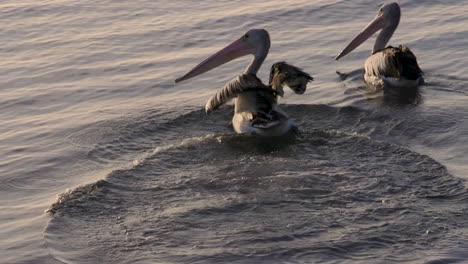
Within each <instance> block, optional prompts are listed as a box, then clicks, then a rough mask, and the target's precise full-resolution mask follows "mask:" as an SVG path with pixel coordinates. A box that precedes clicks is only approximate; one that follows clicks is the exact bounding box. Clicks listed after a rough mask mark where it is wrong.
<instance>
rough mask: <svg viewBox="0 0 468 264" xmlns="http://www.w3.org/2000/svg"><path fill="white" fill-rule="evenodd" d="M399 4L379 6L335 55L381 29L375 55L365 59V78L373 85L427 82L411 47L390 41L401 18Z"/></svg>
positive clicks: (346, 50)
mask: <svg viewBox="0 0 468 264" xmlns="http://www.w3.org/2000/svg"><path fill="white" fill-rule="evenodd" d="M400 14H401V13H400V6H399V5H398V3H388V4H384V5H382V6H381V7H380V9H379V11H378V13H377V16H376V17H375V18H374V19H373V20H372V21H371V22H370V23H369V24H368V25H367V26H366V27H365V28H364V29H363V30H362V31H361V33H359V34H358V35H357V36H356V37H355V38H354V39H353V40H352V41H351V42H350V43H349V44H348V46H346V48H344V49H343V51H341V53H340V54H338V56H337V57H336V58H335V60H339V59H340V58H341V57H344V56H345V55H346V54H348V53H350V52H351V51H352V50H354V49H355V48H356V47H358V46H359V45H361V44H362V43H363V42H364V41H366V40H367V39H368V38H369V37H371V36H372V35H373V34H374V33H375V32H377V31H378V30H380V29H381V30H382V31H380V33H379V35H378V36H377V39H376V41H375V44H374V48H373V50H372V55H371V56H370V57H369V58H367V60H366V62H365V63H364V69H365V73H364V80H365V81H366V82H367V83H368V84H371V85H372V86H374V87H382V88H385V87H388V86H390V87H397V88H417V87H418V85H419V84H422V83H424V79H423V72H422V70H421V69H420V68H419V66H418V62H417V60H416V56H414V54H413V52H411V50H410V49H409V48H408V47H405V46H401V45H400V46H399V47H392V46H388V47H385V45H387V43H388V41H389V40H390V38H391V37H392V35H393V33H394V32H395V30H396V28H397V26H398V23H399V22H400Z"/></svg>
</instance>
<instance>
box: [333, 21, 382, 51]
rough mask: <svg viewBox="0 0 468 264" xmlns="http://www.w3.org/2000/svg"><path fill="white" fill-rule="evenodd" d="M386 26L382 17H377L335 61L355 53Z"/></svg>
mask: <svg viewBox="0 0 468 264" xmlns="http://www.w3.org/2000/svg"><path fill="white" fill-rule="evenodd" d="M384 26H385V20H384V17H383V16H382V15H377V16H376V17H375V18H374V19H373V20H372V21H371V22H370V23H369V25H367V26H366V27H365V28H364V29H363V30H362V31H361V33H359V34H358V35H357V36H356V37H355V38H354V39H353V40H351V42H349V44H348V46H346V48H344V49H343V51H341V52H340V54H338V56H336V58H335V60H339V59H340V58H341V57H344V56H345V55H346V54H348V53H350V52H351V51H353V50H354V49H355V48H357V47H358V46H359V45H361V44H362V43H363V42H364V41H366V40H367V39H368V38H370V37H371V36H372V35H373V34H374V33H375V32H377V31H378V30H380V29H382V28H383V27H384Z"/></svg>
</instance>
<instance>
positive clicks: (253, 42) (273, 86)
mask: <svg viewBox="0 0 468 264" xmlns="http://www.w3.org/2000/svg"><path fill="white" fill-rule="evenodd" d="M269 49H270V37H269V35H268V32H267V31H266V30H264V29H251V30H249V31H247V33H245V34H244V35H243V36H242V37H241V38H240V39H238V40H236V41H234V42H233V43H231V44H230V45H228V46H226V47H225V48H223V49H222V50H220V51H218V52H217V53H215V54H214V55H212V56H210V57H209V58H207V59H206V60H204V61H203V62H201V63H200V64H198V65H197V66H195V68H193V69H192V70H190V71H189V72H188V73H186V74H185V75H184V76H182V77H180V78H178V79H176V80H175V82H176V83H178V82H181V81H184V80H187V79H189V78H192V77H195V76H197V75H200V74H202V73H205V72H207V71H209V70H211V69H214V68H216V67H218V66H220V65H222V64H224V63H226V62H229V61H231V60H234V59H236V58H239V57H242V56H245V55H249V54H250V55H254V58H253V60H252V61H251V62H250V64H249V65H248V66H247V68H246V69H245V70H244V72H243V73H242V74H240V75H239V76H238V77H237V78H235V79H234V80H232V81H230V82H228V83H227V84H226V85H225V86H224V87H223V88H222V89H221V90H220V91H218V92H217V93H216V94H215V95H213V96H212V97H211V98H210V99H209V100H208V102H207V103H206V105H205V110H206V112H207V113H209V112H212V111H214V110H216V109H217V108H218V107H219V106H221V105H222V104H224V103H226V102H227V101H229V100H230V99H233V98H235V106H234V116H233V118H232V126H233V128H234V130H235V131H236V132H237V133H239V134H256V135H260V136H280V135H283V134H285V133H287V132H289V131H296V130H297V127H296V125H295V124H294V122H293V120H292V119H291V118H290V117H289V116H288V115H287V114H286V113H285V112H284V111H283V110H282V109H281V108H280V107H279V106H278V104H277V96H278V95H279V96H283V94H284V91H283V87H284V86H287V87H289V88H291V89H292V90H293V91H294V92H295V93H296V94H303V93H304V92H305V90H306V86H307V83H308V82H310V81H312V80H313V78H312V77H311V76H310V75H309V74H307V73H305V72H303V71H302V70H301V69H299V68H297V67H294V66H292V65H289V64H287V63H285V62H279V63H275V64H274V65H273V66H272V68H271V72H270V84H268V85H265V84H263V83H262V81H261V80H260V79H259V78H258V77H257V76H256V74H257V72H258V70H259V69H260V66H261V65H262V63H263V61H264V60H265V58H266V56H267V55H268V51H269Z"/></svg>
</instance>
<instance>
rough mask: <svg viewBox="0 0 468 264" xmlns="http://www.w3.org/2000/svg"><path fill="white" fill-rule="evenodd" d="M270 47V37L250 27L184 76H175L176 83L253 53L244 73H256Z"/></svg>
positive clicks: (261, 30) (265, 32)
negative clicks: (253, 57) (252, 57)
mask: <svg viewBox="0 0 468 264" xmlns="http://www.w3.org/2000/svg"><path fill="white" fill-rule="evenodd" d="M269 49H270V37H269V35H268V32H267V31H266V30H264V29H251V30H249V31H247V32H246V33H245V34H244V35H242V37H241V38H239V39H238V40H236V41H234V42H233V43H231V44H229V45H228V46H226V47H225V48H223V49H221V50H220V51H218V52H216V53H215V54H213V55H212V56H210V57H209V58H207V59H206V60H204V61H203V62H201V63H200V64H198V65H197V66H195V67H194V68H193V69H192V70H190V71H189V72H188V73H186V74H185V75H184V76H182V77H180V78H177V79H176V80H175V82H176V83H178V82H181V81H183V80H187V79H190V78H192V77H195V76H197V75H200V74H202V73H205V72H207V71H209V70H212V69H214V68H216V67H218V66H220V65H223V64H224V63H226V62H229V61H232V60H234V59H236V58H239V57H242V56H245V55H254V56H255V59H254V60H253V61H252V63H251V64H250V65H249V67H248V68H247V69H246V71H245V73H253V74H256V73H257V71H258V69H259V68H260V66H261V64H262V62H263V60H264V59H265V57H266V55H267V54H268V51H269Z"/></svg>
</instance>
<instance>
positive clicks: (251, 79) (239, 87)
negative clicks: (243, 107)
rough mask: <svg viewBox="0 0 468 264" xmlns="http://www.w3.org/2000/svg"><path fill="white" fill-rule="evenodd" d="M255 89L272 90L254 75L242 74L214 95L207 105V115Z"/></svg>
mask: <svg viewBox="0 0 468 264" xmlns="http://www.w3.org/2000/svg"><path fill="white" fill-rule="evenodd" d="M254 89H258V90H261V89H270V88H269V87H268V86H266V85H264V84H263V83H262V81H261V80H260V79H258V78H257V76H255V75H253V74H241V75H239V76H238V77H237V78H235V79H233V80H232V81H230V82H228V83H227V84H226V85H224V87H223V88H222V89H221V90H219V91H218V92H217V93H216V94H215V95H213V96H212V97H211V98H210V99H209V100H208V102H207V103H206V105H205V111H206V112H207V113H209V112H212V111H214V110H216V109H218V108H219V107H220V106H221V105H223V104H225V103H227V102H228V101H229V100H231V99H233V98H235V97H237V95H239V94H240V93H242V92H245V91H249V90H254Z"/></svg>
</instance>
